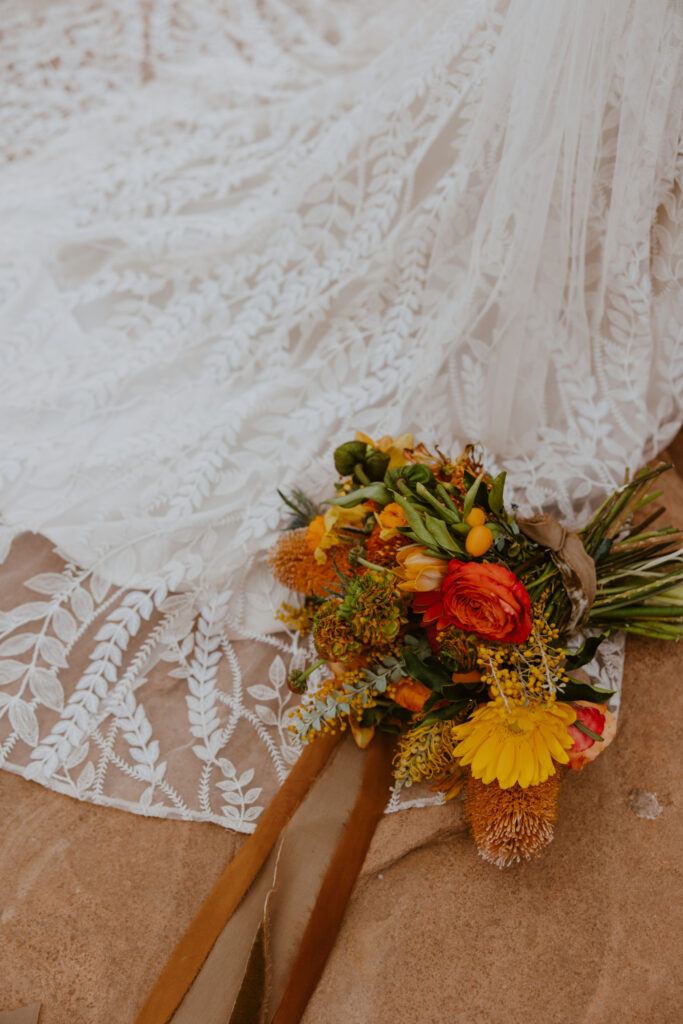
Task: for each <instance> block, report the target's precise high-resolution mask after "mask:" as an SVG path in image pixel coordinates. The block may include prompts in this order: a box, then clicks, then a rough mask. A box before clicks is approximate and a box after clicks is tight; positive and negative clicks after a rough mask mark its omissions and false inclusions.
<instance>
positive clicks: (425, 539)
mask: <svg viewBox="0 0 683 1024" xmlns="http://www.w3.org/2000/svg"><path fill="white" fill-rule="evenodd" d="M395 498H396V501H397V502H398V504H399V505H400V506H401V508H402V509H403V511H404V513H405V517H406V520H407V522H408V526H409V527H410V530H411V533H412V534H413V535H414V537H415V538H416V539H417V540H418V541H419V542H420V543H421V544H427V545H431V544H433V539H432V535H431V533H430V532H429V530H428V529H427V527H426V526H425V524H424V522H423V521H422V516H421V515H420V513H419V512H418V511H417V509H416V508H415V506H414V505H413V504H412V503H411V502H410V501H408V499H407V498H404V497H402V496H401V495H400V494H396V495H395Z"/></svg>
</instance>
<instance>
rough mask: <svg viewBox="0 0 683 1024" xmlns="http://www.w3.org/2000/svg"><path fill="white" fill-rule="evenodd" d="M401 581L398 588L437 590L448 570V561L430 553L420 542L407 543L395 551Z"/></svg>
mask: <svg viewBox="0 0 683 1024" xmlns="http://www.w3.org/2000/svg"><path fill="white" fill-rule="evenodd" d="M396 561H397V562H398V564H399V567H400V568H399V573H400V575H401V578H402V582H401V583H399V585H398V588H399V590H405V591H408V592H410V593H415V592H419V593H424V592H426V591H429V590H438V589H439V587H440V586H441V583H442V581H443V579H444V576H445V575H446V572H447V571H448V562H445V561H444V560H443V558H437V557H436V555H430V554H429V552H428V551H427V549H426V548H424V547H423V546H422V545H421V544H409V545H408V546H407V547H405V548H401V549H400V550H399V551H397V553H396Z"/></svg>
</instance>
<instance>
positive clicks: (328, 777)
mask: <svg viewBox="0 0 683 1024" xmlns="http://www.w3.org/2000/svg"><path fill="white" fill-rule="evenodd" d="M338 740H339V735H334V736H329V735H328V736H322V737H321V738H320V739H317V740H316V741H315V742H314V743H312V744H310V746H307V747H305V748H304V751H303V753H302V755H301V757H300V758H299V760H298V761H297V763H296V764H295V765H294V767H293V768H292V770H291V772H290V774H289V775H288V777H287V779H286V780H285V782H284V783H283V786H282V787H281V789H280V790H279V792H278V793H277V794H276V796H275V798H274V799H273V801H272V802H271V804H270V805H269V807H268V808H267V809H266V810H265V811H264V813H263V815H262V817H261V820H260V821H259V824H258V826H257V828H256V831H255V832H254V833H253V834H252V835H251V836H249V838H248V839H247V840H246V841H245V842H244V845H243V846H242V847H241V848H240V850H239V852H238V854H237V855H236V857H235V858H234V859H233V860H232V862H231V863H230V864H229V865H228V867H227V868H226V870H225V871H224V873H223V875H222V876H221V878H220V879H219V880H218V882H217V883H216V885H215V886H214V888H213V890H212V892H211V893H210V894H209V896H208V898H207V900H206V901H205V903H204V905H203V906H202V907H201V908H200V910H199V912H198V913H197V915H196V917H195V919H194V920H193V921H192V923H191V924H190V926H189V928H188V929H187V931H186V932H185V935H184V936H183V937H182V938H181V940H180V942H179V943H178V946H177V947H176V949H175V951H174V952H173V953H172V955H171V957H170V959H169V960H168V962H167V964H166V966H165V967H164V969H163V971H162V973H161V975H160V976H159V978H158V980H157V982H156V984H155V986H154V988H153V990H152V992H151V993H150V995H149V997H148V999H147V1001H146V1003H145V1005H144V1006H143V1008H142V1010H141V1011H140V1013H139V1015H138V1017H137V1019H136V1024H197V1022H198V1021H201V1022H202V1024H295V1022H297V1021H299V1020H300V1019H301V1017H302V1015H303V1013H304V1010H305V1008H306V1004H307V1003H308V1001H309V999H310V997H311V995H312V994H313V991H314V989H315V986H316V984H317V982H318V979H319V978H320V975H321V974H322V971H323V968H324V966H325V963H326V961H327V957H328V956H329V953H330V951H331V950H332V947H333V946H334V942H335V939H336V936H337V933H338V931H339V927H340V925H341V922H342V918H343V916H344V910H345V908H346V905H347V903H348V901H349V899H350V896H351V892H352V890H353V886H354V884H355V881H356V878H357V877H358V874H359V872H360V869H361V866H362V864H363V860H364V858H365V854H366V853H367V850H368V847H369V845H370V841H371V839H372V836H373V833H374V831H375V829H376V827H377V824H378V822H379V820H380V818H381V817H382V814H383V813H384V809H385V807H386V804H387V800H388V798H389V791H390V786H391V765H392V758H393V753H394V739H393V737H391V736H388V735H387V734H385V733H381V732H378V733H377V735H376V736H375V738H374V741H373V742H372V744H371V745H370V747H369V748H368V750H366V751H361V750H359V749H358V748H357V747H356V746H355V745H354V744H353V743H352V741H351V739H350V737H347V738H346V740H345V742H343V743H339V742H338Z"/></svg>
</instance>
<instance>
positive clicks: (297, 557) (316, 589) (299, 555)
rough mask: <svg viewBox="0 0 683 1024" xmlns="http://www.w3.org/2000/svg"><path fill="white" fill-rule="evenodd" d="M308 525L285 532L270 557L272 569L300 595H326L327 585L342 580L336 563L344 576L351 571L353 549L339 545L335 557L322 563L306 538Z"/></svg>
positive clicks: (278, 578) (284, 583)
mask: <svg viewBox="0 0 683 1024" xmlns="http://www.w3.org/2000/svg"><path fill="white" fill-rule="evenodd" d="M306 532H307V531H306V528H305V527H303V528H302V529H300V530H290V531H288V532H287V533H283V534H282V536H281V537H280V539H279V540H278V542H277V544H276V545H275V547H274V548H273V549H272V551H271V552H270V557H269V559H268V562H269V565H270V570H271V572H272V574H273V576H274V577H275V579H276V580H278V581H279V582H280V583H282V584H283V585H284V586H285V587H289V588H290V590H296V591H298V593H300V594H314V595H315V596H316V597H326V596H327V593H326V591H325V587H331V586H333V585H334V584H335V583H338V582H339V577H338V576H337V573H336V572H335V568H334V566H335V563H336V565H337V568H338V569H339V571H340V572H341V573H342V574H343V575H347V574H348V573H350V572H351V571H352V570H351V566H350V565H349V549H348V548H347V547H345V546H344V547H337V548H335V550H334V552H333V554H334V559H333V558H332V557H329V558H328V559H327V561H326V562H324V563H323V564H322V565H321V564H320V563H318V562H317V561H316V559H315V555H314V553H313V551H311V548H310V547H309V545H308V543H307V541H306Z"/></svg>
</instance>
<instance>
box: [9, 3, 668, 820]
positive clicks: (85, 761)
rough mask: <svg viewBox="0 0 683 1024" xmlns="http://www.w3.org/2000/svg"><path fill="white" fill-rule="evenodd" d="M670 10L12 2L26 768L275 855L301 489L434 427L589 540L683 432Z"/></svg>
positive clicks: (14, 535)
mask: <svg viewBox="0 0 683 1024" xmlns="http://www.w3.org/2000/svg"><path fill="white" fill-rule="evenodd" d="M682 20H683V19H682V17H681V14H680V10H677V8H676V5H675V4H674V3H672V2H669V0H650V2H648V3H645V2H643V0H633V2H630V3H629V2H625V3H623V4H615V3H611V2H608V0H602V2H597V3H596V2H593V3H588V2H587V0H585V2H584V0H574V2H572V3H569V2H566V3H565V2H564V0H563V2H558V3H554V4H548V3H547V2H545V0H471V2H458V3H453V2H452V0H448V2H446V0H437V2H432V3H426V2H425V3H420V2H418V3H416V2H415V0H410V2H407V0H405V2H404V0H393V2H386V3H384V4H382V5H378V6H377V8H376V9H375V8H373V12H372V13H371V15H370V16H368V13H367V5H366V4H363V3H361V2H360V0H344V2H340V3H335V4H321V3H318V2H313V0H310V2H305V0H286V2H285V0H277V2H275V0H264V2H263V3H256V0H242V2H220V0H194V2H192V3H189V2H187V0H170V2H169V0H156V2H152V0H150V2H145V3H137V2H133V0H122V2H121V3H119V4H117V5H111V4H106V3H100V2H96V0H92V2H90V3H86V4H83V3H76V2H75V0H61V2H57V3H52V4H50V5H49V6H43V5H40V4H34V5H26V4H23V3H21V4H19V3H8V4H7V5H6V7H5V12H4V23H3V32H4V34H5V46H4V47H3V58H2V59H3V60H4V67H3V71H2V74H3V80H4V89H3V93H4V97H5V117H4V120H3V126H2V128H0V132H1V134H0V147H1V148H2V152H3V153H4V154H5V156H6V163H5V166H4V167H3V168H2V171H0V180H1V181H2V189H1V190H0V208H1V210H2V223H3V232H2V238H0V323H1V325H2V338H3V342H2V346H3V354H4V359H3V370H4V372H3V379H2V380H1V381H0V390H1V391H2V402H1V405H0V436H2V439H3V442H4V443H3V444H2V446H1V448H0V481H1V482H2V495H3V497H2V514H3V529H4V534H3V536H4V537H5V540H6V544H5V548H6V550H7V551H9V555H8V561H7V563H6V566H5V570H4V577H3V578H4V579H5V580H10V581H12V582H13V587H14V589H13V590H12V592H11V593H10V592H9V590H7V589H6V588H5V595H6V596H5V604H4V605H3V608H4V609H5V610H4V612H3V615H2V619H1V621H0V626H1V628H0V683H1V684H2V686H1V688H0V739H1V740H2V747H1V748H0V756H1V757H2V760H3V763H4V765H5V767H8V768H10V769H11V770H15V771H20V772H22V773H23V774H25V775H27V777H30V778H36V779H38V780H40V781H42V782H44V783H45V784H46V785H50V786H52V787H53V788H58V789H62V790H63V791H66V792H72V793H73V794H74V795H78V796H80V797H82V798H84V799H90V800H96V801H99V802H110V803H114V804H116V805H117V806H126V807H129V808H130V809H134V810H139V811H142V812H143V813H155V814H164V815H178V816H182V817H197V818H200V819H202V818H203V819H208V820H214V821H220V822H221V823H222V824H224V825H227V826H229V827H233V828H238V829H240V830H243V831H249V830H250V829H252V828H253V827H254V826H253V822H254V821H255V820H256V818H257V816H258V808H259V807H260V806H262V805H263V802H264V801H266V800H267V799H268V797H269V795H270V794H271V793H272V791H273V790H274V788H275V787H276V786H277V784H278V782H279V781H281V779H282V778H283V777H284V773H285V772H286V770H287V766H288V765H289V764H291V763H292V760H293V759H294V758H295V757H296V755H297V750H296V748H295V747H294V746H293V745H292V744H291V742H290V740H289V736H288V732H287V728H286V716H287V712H288V710H289V709H290V708H291V706H292V703H293V698H292V697H291V696H290V695H289V692H288V691H287V690H286V687H285V675H286V670H287V669H288V668H289V667H290V664H291V663H292V661H294V663H295V664H296V663H299V662H300V661H301V660H302V659H303V658H304V656H305V653H306V652H305V651H304V650H301V645H300V642H299V640H298V639H297V638H296V637H293V636H288V635H286V634H284V633H282V632H280V633H277V632H276V629H277V626H276V623H275V620H274V610H275V609H276V607H277V605H278V604H279V601H280V600H281V599H282V598H283V597H284V596H286V595H285V594H284V592H282V591H281V590H279V588H277V587H276V586H275V585H273V583H272V581H271V580H270V579H269V576H268V573H267V570H266V567H265V552H266V551H267V549H268V548H269V546H270V545H271V544H272V543H273V541H274V539H275V537H276V533H277V529H278V527H279V525H280V519H281V508H280V503H279V499H278V497H277V494H276V488H277V487H280V488H285V489H286V488H288V487H291V486H292V484H294V483H296V484H297V485H300V486H302V487H303V488H304V489H307V490H308V491H309V493H311V495H312V496H314V497H324V496H325V494H326V482H327V481H328V480H329V473H330V466H331V464H332V463H331V452H332V449H333V447H334V445H335V444H336V443H337V442H338V440H339V439H340V438H342V439H343V438H346V437H351V436H352V433H353V431H354V430H355V429H356V428H361V429H363V430H365V431H366V432H367V433H369V434H371V435H374V436H379V435H382V434H385V433H392V432H393V433H399V432H401V431H402V430H405V429H413V430H414V432H415V434H416V435H417V436H419V437H420V438H421V439H422V440H424V441H425V442H426V443H427V444H431V443H434V442H436V443H439V444H440V445H441V446H442V447H444V448H446V447H449V446H450V447H452V448H456V449H457V447H458V446H459V445H462V444H463V443H465V442H467V441H469V440H472V439H477V438H478V439H481V440H482V441H483V442H484V443H485V444H486V446H487V449H488V451H489V453H490V455H491V457H492V459H493V460H494V461H495V462H497V463H498V465H500V466H501V467H503V466H504V467H505V468H506V469H507V470H508V472H509V478H510V482H511V484H512V486H513V487H514V498H515V500H516V502H517V503H518V504H519V505H520V507H522V508H523V509H524V510H525V511H532V510H533V509H536V508H539V507H543V508H545V509H547V510H552V511H555V513H556V514H558V515H560V516H561V517H562V518H563V519H564V520H565V521H567V522H569V523H571V524H576V523H577V522H580V521H581V519H582V518H584V517H585V516H586V515H588V514H589V512H590V511H591V510H592V509H594V508H595V507H596V506H597V504H598V503H599V501H600V500H601V499H602V498H603V497H604V494H605V491H606V490H607V489H608V488H610V487H613V486H615V485H617V484H618V483H620V482H621V479H622V477H623V473H624V470H625V468H631V469H634V468H636V467H637V466H638V465H639V464H641V463H642V462H643V461H645V460H646V459H647V458H649V457H650V456H651V455H652V454H654V453H655V452H656V451H657V450H658V449H659V448H661V447H662V446H663V445H664V444H665V443H666V442H667V441H668V440H669V439H670V438H671V437H672V436H673V434H674V432H675V430H676V428H677V426H678V423H679V422H680V417H681V406H682V404H683V395H682V392H683V345H682V344H681V334H680V324H681V322H683V309H682V308H681V302H682V300H681V289H680V284H679V283H677V276H676V275H677V274H679V273H680V266H681V265H682V262H681V261H682V257H683V233H682V232H681V230H680V228H681V222H682V221H683V209H682V207H683V199H682V197H681V188H680V173H681V156H680V152H679V145H680V141H679V140H680V127H681V125H680V121H681V107H682V104H681V98H682V96H683V86H682V70H681V61H680V56H679V54H680V44H681V41H682V40H683V24H682ZM24 531H33V533H34V534H38V535H42V536H43V537H44V538H48V539H49V542H50V543H48V542H47V540H45V541H41V540H39V539H37V538H36V537H30V536H28V535H27V534H26V533H25V532H24ZM13 539H14V544H13V545H12V546H11V548H10V542H11V541H12V540H13ZM29 565H31V566H32V569H31V570H30V571H29V568H28V567H29ZM22 586H23V587H25V588H27V589H25V590H23V591H22V590H21V587H22ZM597 670H599V672H600V673H601V674H602V681H603V683H605V684H606V683H607V682H609V681H610V680H611V681H612V682H614V680H615V679H618V676H619V645H618V644H617V645H616V647H615V648H614V649H613V650H612V651H611V653H610V652H608V653H607V654H606V656H605V664H603V665H602V666H598V667H597ZM407 796H411V797H412V794H410V793H408V794H404V796H403V797H402V799H406V798H407ZM423 798H424V797H422V796H417V797H414V799H418V800H419V799H423ZM430 799H431V798H430ZM395 805H396V802H395V803H394V806H395Z"/></svg>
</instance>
